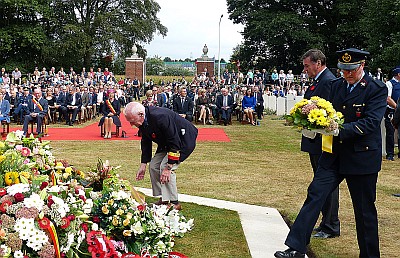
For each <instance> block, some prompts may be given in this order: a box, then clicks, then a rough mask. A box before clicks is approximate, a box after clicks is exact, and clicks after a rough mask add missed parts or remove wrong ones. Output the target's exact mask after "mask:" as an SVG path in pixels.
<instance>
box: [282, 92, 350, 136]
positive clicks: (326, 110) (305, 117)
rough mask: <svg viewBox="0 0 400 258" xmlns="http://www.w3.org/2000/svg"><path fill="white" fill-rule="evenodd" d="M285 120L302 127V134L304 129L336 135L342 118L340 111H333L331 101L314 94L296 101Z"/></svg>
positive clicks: (299, 127) (289, 123) (342, 120)
mask: <svg viewBox="0 0 400 258" xmlns="http://www.w3.org/2000/svg"><path fill="white" fill-rule="evenodd" d="M286 122H287V124H288V125H293V126H295V127H297V128H298V129H300V130H301V129H303V134H304V131H305V130H304V129H306V130H310V131H312V132H318V133H322V134H325V135H337V133H338V131H339V128H340V127H341V126H342V124H343V122H344V119H343V114H342V113H341V112H336V111H335V109H334V108H333V106H332V103H330V102H329V101H327V100H325V99H323V98H320V97H316V96H314V97H311V99H302V100H301V101H299V102H297V103H296V104H295V105H294V107H293V108H292V109H291V110H290V114H289V115H287V116H286Z"/></svg>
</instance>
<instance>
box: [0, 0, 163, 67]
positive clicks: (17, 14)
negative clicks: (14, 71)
mask: <svg viewBox="0 0 400 258" xmlns="http://www.w3.org/2000/svg"><path fill="white" fill-rule="evenodd" d="M2 2H3V3H2V4H1V5H0V15H1V17H0V18H1V19H0V43H1V44H0V63H3V64H4V63H7V62H8V61H9V60H12V59H13V58H19V59H20V60H29V62H30V63H31V65H34V64H46V65H47V66H65V67H69V66H78V67H77V68H80V67H79V66H84V67H89V66H91V65H96V64H99V63H101V62H103V59H104V58H105V57H108V59H110V57H111V58H112V59H113V58H115V57H118V56H129V55H130V54H131V48H132V46H133V44H137V45H139V46H140V45H141V44H144V43H149V42H150V41H151V40H152V39H153V37H154V34H156V33H158V34H160V35H163V36H164V35H166V33H167V28H166V27H165V26H163V25H162V24H161V22H160V20H159V19H158V17H157V13H158V12H159V11H160V5H159V4H158V3H157V2H156V1H155V0H107V1H104V0H29V1H28V0H3V1H2ZM138 53H139V54H141V55H142V56H145V54H146V52H145V50H144V49H142V48H140V47H139V50H138Z"/></svg>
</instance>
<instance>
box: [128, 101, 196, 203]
mask: <svg viewBox="0 0 400 258" xmlns="http://www.w3.org/2000/svg"><path fill="white" fill-rule="evenodd" d="M124 115H125V118H126V120H127V121H128V122H129V123H130V124H131V125H134V126H136V127H138V128H139V131H140V133H141V135H142V140H141V150H142V157H141V164H140V167H139V170H138V172H137V174H136V180H142V179H143V178H144V174H145V172H146V167H147V163H149V162H150V168H149V170H150V179H151V185H152V189H153V196H161V198H160V200H159V201H158V202H157V203H156V204H159V205H162V204H170V203H171V204H172V205H174V208H175V209H177V210H180V209H181V205H180V203H179V201H178V190H177V187H176V174H175V170H176V169H177V168H178V166H179V164H180V163H181V162H183V161H184V160H185V159H187V158H188V157H189V155H190V154H191V153H192V152H193V150H194V149H195V147H196V138H197V128H196V127H195V126H194V125H193V124H192V123H190V122H189V121H187V120H186V119H184V118H182V117H181V116H179V115H178V114H176V113H175V112H173V111H172V110H169V109H167V108H160V107H151V106H150V107H146V108H145V107H144V106H143V105H142V104H140V103H138V102H131V103H129V104H128V105H126V107H125V109H124ZM153 142H154V143H156V144H157V145H158V146H157V150H156V152H155V154H154V156H153V157H151V156H152V145H153Z"/></svg>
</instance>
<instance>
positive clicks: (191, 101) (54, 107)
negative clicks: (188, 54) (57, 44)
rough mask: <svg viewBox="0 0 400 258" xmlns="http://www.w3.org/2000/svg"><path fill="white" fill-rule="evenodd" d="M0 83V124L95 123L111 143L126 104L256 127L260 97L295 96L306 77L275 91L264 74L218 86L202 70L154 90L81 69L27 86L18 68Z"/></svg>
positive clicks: (32, 78) (39, 75)
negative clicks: (188, 80) (195, 74)
mask: <svg viewBox="0 0 400 258" xmlns="http://www.w3.org/2000/svg"><path fill="white" fill-rule="evenodd" d="M9 74H11V77H10V76H9ZM0 77H1V78H2V79H1V81H0V88H1V90H0V121H1V120H3V119H4V120H6V121H7V122H15V123H18V124H24V127H23V128H24V131H25V133H26V128H27V124H28V123H29V122H30V121H32V120H34V121H35V122H36V123H37V124H38V125H40V124H42V123H43V122H44V121H43V119H44V118H45V117H46V121H47V122H48V123H65V125H69V126H73V125H74V124H76V123H78V122H80V121H79V120H85V121H86V120H91V119H95V118H96V117H101V119H100V123H99V126H104V130H105V131H104V138H111V127H112V124H115V125H116V126H121V122H120V121H119V114H120V109H121V107H124V106H125V104H126V103H128V102H130V101H134V100H135V101H140V100H141V99H142V103H143V105H145V106H150V105H152V106H159V107H164V108H169V109H172V110H173V111H175V112H177V113H178V114H179V115H181V116H182V117H184V118H185V119H187V120H189V121H195V122H196V123H202V124H213V123H214V122H218V123H220V124H224V125H228V124H230V123H231V121H232V115H236V116H237V119H238V120H239V121H244V122H245V123H249V124H252V125H256V119H262V118H263V110H264V99H263V95H264V94H267V95H275V96H281V97H284V96H286V95H287V94H293V95H295V96H296V95H301V92H303V93H304V91H305V89H306V87H308V79H307V78H306V77H304V78H303V77H302V78H301V81H300V82H298V84H295V81H294V80H293V81H292V82H291V83H290V84H284V85H280V84H277V85H275V84H274V80H273V75H271V76H270V75H268V73H266V72H265V69H263V70H262V72H260V71H258V70H256V71H254V73H253V71H252V70H249V72H248V73H247V74H246V75H245V76H243V74H242V73H241V72H237V73H235V72H234V71H232V72H229V71H228V70H225V72H224V73H223V75H222V76H221V81H220V82H217V81H216V78H215V76H210V75H209V73H208V72H207V70H206V69H205V70H204V71H203V72H201V73H200V74H199V75H198V76H195V77H194V78H193V80H192V81H191V82H187V81H186V80H185V79H184V77H182V79H181V80H176V79H174V80H172V82H166V83H165V82H164V81H162V82H161V83H160V84H159V85H157V84H155V83H154V82H153V81H150V82H149V81H147V82H145V83H144V84H143V85H141V82H140V81H139V80H138V79H137V78H134V79H133V80H132V79H130V78H126V79H119V80H117V79H116V78H115V76H114V75H113V73H112V72H110V71H109V70H108V68H104V70H102V69H101V68H98V69H97V71H96V72H95V71H94V69H93V68H90V69H89V71H88V72H87V71H86V70H85V68H83V69H82V71H81V72H75V71H74V69H73V68H72V67H71V68H70V69H69V71H68V72H65V71H64V70H63V69H62V68H61V69H60V70H59V71H56V70H55V68H54V67H52V68H51V69H50V70H49V71H47V70H46V68H43V69H42V70H41V71H40V72H39V69H38V68H35V70H34V72H33V73H32V74H30V75H29V76H28V79H27V80H23V79H22V75H21V72H20V71H19V70H18V68H15V69H14V70H13V71H12V72H11V73H7V72H6V71H5V69H4V68H2V69H1V76H0ZM141 90H145V91H144V92H143V93H142V94H144V95H145V96H141ZM141 97H142V98H141ZM7 102H8V104H6V103H7ZM3 103H4V104H3ZM3 117H4V118H3ZM41 130H42V129H41V126H37V133H39V134H41V133H43V132H42V131H41Z"/></svg>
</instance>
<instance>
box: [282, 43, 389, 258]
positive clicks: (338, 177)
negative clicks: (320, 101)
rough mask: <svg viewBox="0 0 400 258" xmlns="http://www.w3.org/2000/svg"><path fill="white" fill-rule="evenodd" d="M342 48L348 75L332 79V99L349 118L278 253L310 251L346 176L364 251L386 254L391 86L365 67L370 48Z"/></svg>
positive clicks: (343, 66) (289, 254)
mask: <svg viewBox="0 0 400 258" xmlns="http://www.w3.org/2000/svg"><path fill="white" fill-rule="evenodd" d="M337 54H338V56H339V61H338V67H339V68H340V69H342V70H343V78H339V79H337V80H335V81H334V83H333V84H332V90H331V94H330V101H331V102H332V104H333V107H334V108H335V110H336V111H339V112H342V113H343V115H344V118H345V123H344V124H343V128H341V129H340V131H339V132H338V133H337V136H335V137H333V138H334V139H333V153H328V152H323V153H322V155H321V158H320V160H319V166H318V169H317V172H316V173H315V175H314V178H313V181H312V182H311V184H310V185H309V187H308V193H307V199H306V201H305V202H304V204H303V207H302V208H301V210H300V212H299V214H298V215H297V218H296V220H295V222H294V224H293V225H292V227H291V229H290V232H289V235H288V236H287V238H286V241H285V244H286V245H287V246H288V247H289V249H287V250H285V251H278V252H276V253H275V257H278V258H288V257H305V252H306V250H307V244H308V243H309V242H310V236H311V232H312V229H313V227H314V225H315V223H316V222H317V220H318V216H319V213H320V211H321V209H322V206H323V205H324V203H325V200H326V198H327V196H328V195H329V193H330V192H332V191H333V189H335V188H336V187H337V186H338V185H339V184H340V183H341V182H342V181H343V180H344V179H346V183H347V187H348V188H349V192H350V196H351V199H352V203H353V209H354V215H355V219H356V230H357V240H358V246H359V249H360V254H359V257H371V258H372V257H375V258H377V257H380V251H379V239H378V219H377V211H376V207H375V200H376V182H377V179H378V172H379V171H380V169H381V165H382V137H381V129H380V124H381V121H382V118H383V115H384V113H385V109H386V99H387V87H386V86H385V84H384V83H382V82H381V81H378V80H374V79H372V78H371V77H370V76H369V75H368V74H366V73H365V72H364V65H365V59H366V56H367V55H368V54H369V53H368V52H365V51H361V50H358V49H354V48H352V49H345V50H342V51H338V52H337ZM359 103H363V104H365V105H362V106H360V105H359ZM335 134H336V133H335Z"/></svg>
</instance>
